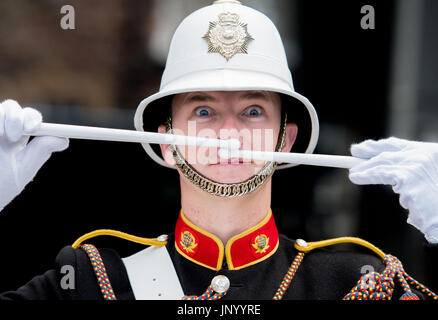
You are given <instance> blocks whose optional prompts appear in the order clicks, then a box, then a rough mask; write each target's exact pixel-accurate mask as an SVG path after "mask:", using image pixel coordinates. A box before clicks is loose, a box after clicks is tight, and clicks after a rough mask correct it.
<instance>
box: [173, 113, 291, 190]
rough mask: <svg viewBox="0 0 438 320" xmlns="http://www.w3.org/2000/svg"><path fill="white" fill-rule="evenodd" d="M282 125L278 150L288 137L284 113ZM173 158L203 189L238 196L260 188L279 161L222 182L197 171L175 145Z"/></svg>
mask: <svg viewBox="0 0 438 320" xmlns="http://www.w3.org/2000/svg"><path fill="white" fill-rule="evenodd" d="M282 118H283V121H282V126H281V128H280V133H279V140H278V142H277V146H276V151H277V152H280V151H281V150H282V149H283V146H284V142H285V137H286V122H287V116H286V114H284V115H283V117H282ZM171 123H172V119H171V118H169V119H168V120H167V122H166V131H167V133H172V124H171ZM170 148H171V149H170V150H171V151H172V155H173V158H174V160H175V162H176V166H177V168H178V169H179V170H180V172H181V173H182V174H183V175H184V177H186V178H187V179H188V180H189V181H190V182H191V183H193V184H194V185H196V186H197V187H198V188H200V189H201V190H204V191H205V192H208V193H209V194H212V195H215V196H219V197H226V198H232V197H238V196H243V195H245V194H248V193H251V192H253V191H254V190H256V189H257V188H259V187H260V186H261V185H262V184H263V183H264V182H265V181H266V180H268V178H269V177H270V176H271V175H272V174H273V173H274V171H275V169H276V168H277V162H275V161H268V162H267V163H266V164H265V165H264V166H263V168H262V169H260V171H259V172H258V173H257V174H255V175H254V176H252V177H251V178H249V179H247V180H245V181H243V182H239V183H221V182H216V181H213V180H211V179H209V178H207V177H205V176H203V175H202V174H200V173H199V172H197V171H196V170H195V169H194V168H193V167H192V166H191V165H190V164H188V163H187V161H186V160H185V159H184V157H183V156H182V154H181V153H180V151H179V150H178V148H177V147H176V146H175V145H170Z"/></svg>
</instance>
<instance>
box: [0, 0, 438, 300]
mask: <svg viewBox="0 0 438 320" xmlns="http://www.w3.org/2000/svg"><path fill="white" fill-rule="evenodd" d="M41 121H42V119H41V116H40V114H39V113H38V112H37V111H36V110H34V109H21V107H20V106H19V105H18V103H16V102H15V101H12V100H8V101H5V102H4V103H3V104H2V105H0V137H1V138H0V151H1V154H0V161H1V162H2V163H0V165H1V166H0V167H1V169H0V170H1V171H0V188H1V189H0V190H1V195H0V207H4V206H6V205H7V204H8V203H9V202H10V201H11V200H12V199H13V198H14V197H15V196H16V195H17V194H18V193H19V192H21V190H22V189H23V188H24V187H25V185H26V184H27V183H28V182H29V181H30V180H31V179H32V178H33V177H34V176H35V174H36V172H37V171H38V169H39V168H40V167H41V166H42V165H43V164H44V162H45V161H46V160H47V159H48V158H49V157H50V154H51V153H52V152H54V151H61V150H63V149H65V148H66V147H67V145H68V141H67V140H66V139H62V138H55V137H38V138H35V139H33V140H32V141H31V142H30V143H29V144H27V141H28V138H26V136H25V135H26V134H30V133H32V131H33V130H35V129H36V128H38V126H39V124H40V123H41ZM135 126H136V128H137V130H141V131H142V130H145V131H156V130H157V128H158V131H159V132H161V133H165V132H169V133H179V134H181V133H182V134H185V135H196V136H208V137H215V138H220V139H227V138H230V137H234V138H238V139H239V140H240V142H241V145H242V147H241V148H242V149H252V150H265V151H279V152H289V151H291V150H293V151H295V152H307V153H311V152H313V150H314V148H315V145H316V141H317V137H318V131H319V128H318V121H317V116H316V112H315V110H314V108H313V106H312V105H311V103H310V102H309V101H308V100H307V99H306V98H305V97H303V96H301V95H299V94H298V93H296V92H295V91H294V89H293V84H292V78H291V75H290V71H289V69H288V67H287V60H286V56H285V53H284V48H283V44H282V42H281V39H280V36H279V34H278V32H277V30H276V28H275V26H274V25H273V24H272V22H271V21H270V20H269V19H268V18H267V17H266V16H264V15H263V14H261V13H260V12H257V11H255V10H253V9H251V8H248V7H245V6H243V5H241V4H240V3H239V2H238V1H234V0H220V1H215V2H214V3H213V5H211V6H207V7H205V8H202V9H200V10H198V11H196V12H194V13H192V14H191V15H190V16H189V17H187V18H186V19H185V20H184V21H183V22H182V23H181V25H180V26H179V27H178V29H177V30H176V32H175V35H174V37H173V39H172V43H171V46H170V51H169V55H168V60H167V63H166V70H165V71H164V74H163V78H162V82H161V88H160V91H159V92H158V93H156V94H154V95H152V96H150V97H148V98H146V99H145V100H144V101H142V102H141V103H140V105H139V108H138V110H137V112H136V115H135ZM26 144H27V145H26ZM144 148H145V150H146V151H147V153H148V154H149V155H150V156H151V157H152V158H153V159H154V160H155V161H156V162H158V163H159V164H161V165H163V166H167V167H171V168H176V169H177V170H178V173H179V176H180V186H181V212H180V216H179V218H178V221H177V222H176V225H175V232H174V233H171V234H169V235H162V236H160V237H158V238H157V239H143V238H138V237H134V236H131V235H126V234H123V233H120V232H117V231H113V230H99V231H96V232H92V233H90V234H87V235H85V236H83V237H81V238H79V239H78V240H77V241H76V242H75V243H74V244H73V245H72V246H71V247H70V246H68V247H65V248H64V249H63V250H62V251H61V252H60V253H59V255H58V258H57V266H56V268H54V269H53V270H50V271H48V272H47V273H46V274H44V275H42V276H39V277H36V278H34V279H33V280H31V281H30V282H29V283H28V284H26V285H25V286H23V287H21V288H19V289H18V290H17V291H14V292H6V293H4V294H3V295H2V296H1V297H2V298H5V299H102V298H103V299H134V298H135V299H181V298H185V299H342V298H346V299H358V298H367V299H388V298H391V297H393V296H394V297H397V298H398V297H401V298H402V299H416V298H418V296H422V297H432V298H436V295H435V294H434V293H432V292H431V291H429V290H428V289H427V288H425V287H424V286H422V285H421V284H418V283H416V282H414V280H413V279H411V278H410V277H409V276H408V275H407V274H406V273H405V272H404V270H403V269H402V267H401V264H400V263H399V261H398V260H397V259H396V258H394V257H392V256H388V255H385V254H384V253H383V252H382V251H381V250H379V249H378V248H375V247H374V246H372V245H371V244H369V243H367V242H366V241H363V240H361V239H355V238H343V239H335V240H330V241H326V242H316V243H306V242H305V241H304V240H297V241H293V240H291V239H289V238H287V237H285V236H283V235H279V233H278V230H277V227H276V225H275V219H274V214H275V213H272V211H271V209H270V202H271V183H272V180H271V177H272V174H273V172H274V171H275V169H276V168H280V167H281V168H285V167H290V165H285V164H277V163H276V162H272V161H256V160H248V159H243V158H238V157H234V158H233V157H231V158H230V159H224V158H223V157H221V156H220V155H221V154H220V153H219V152H218V150H215V149H213V148H203V147H196V148H195V147H181V146H178V147H177V146H173V145H160V148H159V149H154V148H153V147H151V146H150V145H148V144H145V145H144ZM352 153H353V155H354V156H357V157H361V158H364V159H370V160H369V161H365V162H364V163H363V164H360V165H358V166H356V167H354V168H353V169H351V175H350V178H351V180H352V181H353V182H355V183H359V184H370V183H383V184H391V185H393V186H394V190H395V192H398V193H400V194H401V199H400V201H401V204H402V205H403V206H404V207H406V208H408V209H409V210H410V215H409V220H408V222H409V223H411V224H413V225H415V226H416V227H417V228H418V229H420V230H421V231H422V232H423V233H424V234H425V236H426V239H427V240H428V241H429V242H431V243H436V242H438V214H437V213H436V208H437V207H438V203H437V200H436V197H435V196H434V195H436V194H437V193H436V189H437V184H438V174H437V167H438V165H437V164H438V156H437V155H438V147H437V145H435V144H427V143H419V142H410V141H404V140H399V139H395V138H392V139H387V140H382V141H377V142H375V141H366V142H364V143H362V144H359V145H356V146H354V147H353V148H352ZM418 154H420V156H418ZM159 155H161V157H160V156H159ZM98 235H114V236H117V237H121V238H125V239H128V240H132V241H135V242H140V243H143V244H147V245H151V246H150V247H148V248H147V249H145V250H142V251H140V252H139V253H137V254H134V255H133V256H130V257H127V258H123V259H121V258H120V257H119V255H118V254H117V253H116V252H114V251H112V250H107V249H99V250H98V249H96V248H95V247H94V246H92V245H90V244H84V241H87V240H89V239H90V238H92V237H94V236H98ZM343 242H353V243H357V244H359V245H363V246H365V247H367V248H369V249H370V250H371V251H373V252H374V253H371V251H370V253H359V252H338V251H326V250H323V249H320V248H321V247H324V246H328V245H333V244H336V243H343ZM379 257H380V258H379ZM66 265H70V266H73V268H74V270H75V273H76V275H77V277H76V282H75V286H74V289H70V288H67V289H66V288H65V286H63V283H62V279H61V276H62V274H61V272H60V271H61V270H60V269H61V268H62V267H63V266H66ZM363 266H370V267H371V268H372V269H373V270H375V271H376V272H375V273H371V274H369V275H368V276H365V277H362V273H361V268H362V267H363ZM397 279H398V280H397ZM358 281H360V282H359V283H358ZM397 281H400V284H399V283H398V282H397ZM376 283H379V285H376ZM409 285H411V286H413V287H414V289H417V290H420V291H422V294H421V293H418V292H417V293H416V294H414V292H413V291H412V290H411V289H410V287H409ZM394 287H395V291H394Z"/></svg>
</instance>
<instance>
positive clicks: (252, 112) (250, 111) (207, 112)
mask: <svg viewBox="0 0 438 320" xmlns="http://www.w3.org/2000/svg"><path fill="white" fill-rule="evenodd" d="M195 114H196V115H197V116H198V117H208V116H211V115H212V114H213V112H212V110H211V109H210V108H209V107H198V108H196V110H195ZM243 114H244V115H245V116H249V117H257V116H260V115H261V114H262V108H260V107H257V106H252V107H249V108H247V109H246V110H245V111H244V113H243Z"/></svg>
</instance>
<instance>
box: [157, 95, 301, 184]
mask: <svg viewBox="0 0 438 320" xmlns="http://www.w3.org/2000/svg"><path fill="white" fill-rule="evenodd" d="M280 122H281V100H280V96H279V94H277V93H273V92H268V91H208V92H189V93H182V94H178V95H176V96H175V97H174V99H173V101H172V128H173V129H174V133H175V134H183V135H189V136H198V137H206V138H215V139H229V138H236V139H239V141H240V143H241V148H240V149H242V150H262V151H275V147H276V145H277V139H278V137H279V132H280V125H281V123H280ZM164 131H165V128H164V126H160V128H159V132H164ZM296 133H297V127H296V125H295V124H292V123H291V124H288V125H287V128H286V143H285V148H284V149H283V150H285V149H287V151H289V150H290V148H291V147H292V144H293V142H294V140H295V136H296ZM161 147H162V153H163V156H164V159H165V161H166V162H167V163H168V164H169V165H174V161H173V159H172V156H171V154H170V152H169V150H168V146H166V145H162V146H161ZM178 149H179V150H180V152H181V153H182V155H183V156H184V159H185V160H186V161H187V162H188V163H189V164H190V165H191V166H192V167H193V168H194V169H196V170H197V171H198V172H199V173H201V174H202V175H204V176H205V177H207V178H209V179H211V180H214V181H217V182H220V183H239V182H242V181H245V180H247V179H249V178H250V177H252V176H253V175H254V174H256V173H257V172H258V171H259V170H260V169H261V168H262V167H263V166H264V164H265V162H262V161H257V160H248V159H238V158H232V159H221V158H220V157H219V156H218V152H217V151H218V150H217V149H216V148H207V147H199V146H197V147H195V146H193V147H187V146H186V147H183V146H178Z"/></svg>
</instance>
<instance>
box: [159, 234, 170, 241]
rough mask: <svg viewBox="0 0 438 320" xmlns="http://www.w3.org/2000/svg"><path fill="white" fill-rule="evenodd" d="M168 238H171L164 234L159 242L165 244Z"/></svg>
mask: <svg viewBox="0 0 438 320" xmlns="http://www.w3.org/2000/svg"><path fill="white" fill-rule="evenodd" d="M168 238H169V236H168V235H167V234H162V235H161V236H159V237H158V238H157V240H158V241H160V242H164V241H167V239H168Z"/></svg>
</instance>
